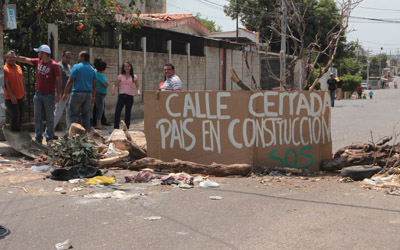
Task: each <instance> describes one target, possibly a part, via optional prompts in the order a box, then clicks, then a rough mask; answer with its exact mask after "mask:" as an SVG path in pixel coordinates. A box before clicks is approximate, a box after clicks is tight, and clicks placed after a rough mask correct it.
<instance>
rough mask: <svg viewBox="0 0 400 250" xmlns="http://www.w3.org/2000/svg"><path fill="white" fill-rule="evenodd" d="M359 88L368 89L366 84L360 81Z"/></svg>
mask: <svg viewBox="0 0 400 250" xmlns="http://www.w3.org/2000/svg"><path fill="white" fill-rule="evenodd" d="M361 88H362V89H363V90H364V89H368V84H367V83H366V82H363V83H361Z"/></svg>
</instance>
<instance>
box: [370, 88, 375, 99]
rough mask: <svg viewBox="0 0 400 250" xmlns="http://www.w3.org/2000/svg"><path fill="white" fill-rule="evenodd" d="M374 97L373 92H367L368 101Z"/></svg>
mask: <svg viewBox="0 0 400 250" xmlns="http://www.w3.org/2000/svg"><path fill="white" fill-rule="evenodd" d="M373 96H374V92H372V90H370V91H369V99H372V97H373Z"/></svg>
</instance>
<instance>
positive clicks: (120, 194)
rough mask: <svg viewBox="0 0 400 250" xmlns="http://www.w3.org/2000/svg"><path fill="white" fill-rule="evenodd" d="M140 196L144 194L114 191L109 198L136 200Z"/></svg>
mask: <svg viewBox="0 0 400 250" xmlns="http://www.w3.org/2000/svg"><path fill="white" fill-rule="evenodd" d="M142 195H144V194H127V193H125V192H124V191H114V192H113V193H112V195H111V198H115V199H122V200H128V199H133V198H137V197H139V196H142Z"/></svg>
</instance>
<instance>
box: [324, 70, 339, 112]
mask: <svg viewBox="0 0 400 250" xmlns="http://www.w3.org/2000/svg"><path fill="white" fill-rule="evenodd" d="M336 86H337V83H336V80H335V75H334V74H333V73H331V74H330V79H328V81H327V82H326V87H327V89H328V90H329V92H330V95H331V106H332V107H334V106H335V92H336Z"/></svg>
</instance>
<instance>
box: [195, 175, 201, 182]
mask: <svg viewBox="0 0 400 250" xmlns="http://www.w3.org/2000/svg"><path fill="white" fill-rule="evenodd" d="M203 180H204V178H203V177H202V176H196V177H194V179H193V182H201V181H203Z"/></svg>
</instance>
